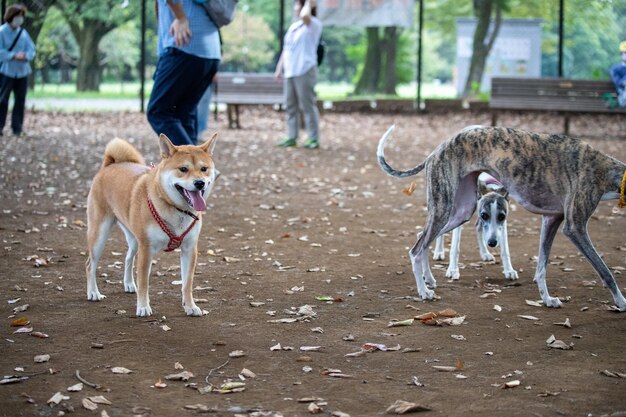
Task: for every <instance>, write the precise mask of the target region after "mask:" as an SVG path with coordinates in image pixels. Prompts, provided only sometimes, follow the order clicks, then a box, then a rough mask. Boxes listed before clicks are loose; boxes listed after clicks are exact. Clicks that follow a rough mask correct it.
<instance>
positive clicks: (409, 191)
mask: <svg viewBox="0 0 626 417" xmlns="http://www.w3.org/2000/svg"><path fill="white" fill-rule="evenodd" d="M416 188H417V184H416V183H414V182H412V183H411V184H409V185H407V186H406V187H404V188H403V189H402V192H403V193H404V195H406V196H411V195H412V194H413V193H414V192H415V189H416Z"/></svg>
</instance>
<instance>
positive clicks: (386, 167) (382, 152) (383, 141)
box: [376, 125, 426, 177]
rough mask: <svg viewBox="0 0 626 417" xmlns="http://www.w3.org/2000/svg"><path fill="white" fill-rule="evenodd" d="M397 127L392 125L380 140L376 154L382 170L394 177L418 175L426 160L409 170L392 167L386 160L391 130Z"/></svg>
mask: <svg viewBox="0 0 626 417" xmlns="http://www.w3.org/2000/svg"><path fill="white" fill-rule="evenodd" d="M395 127H396V125H392V126H391V127H390V128H389V129H388V130H387V132H385V134H384V135H383V137H382V138H380V142H378V149H377V151H376V156H377V157H378V165H380V167H381V168H382V170H383V171H385V172H386V173H387V174H389V175H391V176H392V177H412V176H413V175H417V174H418V173H419V172H420V171H421V170H423V169H424V166H425V165H426V161H424V162H422V163H421V164H419V165H418V166H416V167H414V168H411V169H409V170H408V171H398V170H395V169H393V168H391V166H389V164H388V163H387V161H386V160H385V145H386V144H387V141H388V140H389V138H390V137H391V132H393V129H394V128H395Z"/></svg>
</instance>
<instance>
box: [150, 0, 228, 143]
mask: <svg viewBox="0 0 626 417" xmlns="http://www.w3.org/2000/svg"><path fill="white" fill-rule="evenodd" d="M157 4H158V8H157V10H158V21H159V28H158V45H157V53H158V55H159V61H158V62H157V67H156V71H155V73H154V86H153V87H152V93H151V94H150V101H149V102H148V109H147V116H148V122H149V123H150V126H152V129H153V130H154V131H155V132H156V133H157V135H158V134H161V133H164V134H165V135H167V137H168V138H170V140H171V141H172V143H174V144H175V145H195V144H197V142H198V119H197V107H198V103H199V102H200V99H201V98H202V95H203V94H204V92H205V91H206V90H207V88H209V86H210V84H211V80H212V79H213V76H214V75H215V73H216V72H217V70H218V68H219V64H220V60H221V59H222V55H221V51H220V40H219V33H218V29H217V26H216V25H215V23H213V21H212V20H211V19H210V18H209V15H208V14H207V13H206V11H205V10H204V8H203V7H202V6H200V5H199V4H197V3H195V2H194V1H193V0H158V3H157Z"/></svg>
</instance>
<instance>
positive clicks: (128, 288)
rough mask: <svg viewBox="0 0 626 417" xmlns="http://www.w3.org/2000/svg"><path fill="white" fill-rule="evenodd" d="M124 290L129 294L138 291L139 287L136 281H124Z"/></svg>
mask: <svg viewBox="0 0 626 417" xmlns="http://www.w3.org/2000/svg"><path fill="white" fill-rule="evenodd" d="M124 292H127V293H129V294H134V293H136V292H137V287H135V283H134V282H133V281H131V282H130V283H126V282H124Z"/></svg>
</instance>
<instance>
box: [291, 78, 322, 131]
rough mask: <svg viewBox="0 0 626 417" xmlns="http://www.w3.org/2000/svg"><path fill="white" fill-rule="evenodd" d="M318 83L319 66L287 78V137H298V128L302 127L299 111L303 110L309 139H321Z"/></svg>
mask: <svg viewBox="0 0 626 417" xmlns="http://www.w3.org/2000/svg"><path fill="white" fill-rule="evenodd" d="M316 83H317V67H313V68H311V69H310V70H309V71H307V72H306V73H305V74H304V75H301V76H299V77H291V78H285V95H286V97H285V102H286V106H287V108H286V112H287V137H288V138H290V139H298V130H299V128H300V123H299V119H298V112H302V114H303V115H304V125H305V127H306V131H307V134H308V137H309V139H314V140H319V137H320V129H319V122H320V114H319V111H318V110H317V104H316V103H317V97H316V96H315V84H316Z"/></svg>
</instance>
